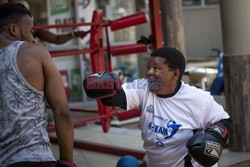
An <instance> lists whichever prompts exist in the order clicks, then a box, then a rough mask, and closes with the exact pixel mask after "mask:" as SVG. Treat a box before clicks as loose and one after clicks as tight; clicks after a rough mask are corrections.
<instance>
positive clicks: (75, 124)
mask: <svg viewBox="0 0 250 167" xmlns="http://www.w3.org/2000/svg"><path fill="white" fill-rule="evenodd" d="M115 113H116V112H115V111H111V112H110V114H107V115H97V116H93V117H88V118H84V119H81V120H77V121H72V124H73V127H79V126H83V125H86V123H87V122H90V121H95V120H99V119H109V118H111V117H112V116H113V115H114V114H115ZM54 130H55V126H53V125H50V126H48V127H47V131H48V132H52V131H54Z"/></svg>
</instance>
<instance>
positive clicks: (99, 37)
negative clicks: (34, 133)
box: [35, 0, 162, 159]
mask: <svg viewBox="0 0 250 167" xmlns="http://www.w3.org/2000/svg"><path fill="white" fill-rule="evenodd" d="M149 9H150V21H151V32H152V37H153V44H152V48H153V49H155V48H159V47H161V46H162V30H161V20H160V11H159V2H158V1H154V0H149ZM147 21H148V20H147V17H146V13H145V12H139V13H136V14H133V15H129V16H126V17H122V18H119V19H116V20H104V19H103V11H102V10H100V9H96V10H95V11H94V12H93V15H92V22H91V23H73V24H61V25H58V24H57V25H39V26H35V29H51V28H67V27H71V28H73V27H79V26H89V27H90V29H89V31H87V32H88V33H90V46H89V49H82V50H67V51H55V52H51V53H50V54H51V56H52V57H53V58H55V57H61V56H73V55H80V54H87V53H89V54H90V61H91V67H92V73H97V72H100V71H110V72H111V71H112V66H111V57H112V56H124V55H127V54H135V53H143V52H148V45H147V44H143V43H135V44H129V45H119V46H111V45H110V42H109V34H108V28H110V30H111V31H116V30H119V29H123V28H126V27H130V26H136V25H139V24H143V23H146V22H147ZM103 32H104V33H103ZM104 36H105V37H106V38H105V39H106V46H104V44H103V39H104ZM105 52H106V55H107V56H108V62H107V63H105V57H104V53H105ZM97 105H98V110H97V111H93V110H81V109H73V108H71V109H70V111H71V112H91V113H97V115H96V116H92V117H88V118H85V119H81V120H77V121H73V126H74V127H80V126H84V125H86V123H87V122H90V121H96V120H100V122H101V126H102V130H103V132H104V133H107V132H108V131H109V129H110V126H111V120H112V117H113V116H116V117H117V119H118V120H119V121H122V120H127V119H130V118H134V117H138V116H140V111H139V110H137V109H134V110H128V111H123V112H118V111H116V110H115V108H114V107H108V106H104V105H103V104H102V103H101V101H100V99H97ZM47 108H49V106H47ZM54 130H55V127H54V126H53V125H49V126H48V127H47V131H48V132H53V131H54ZM50 141H51V142H52V143H57V138H56V137H53V136H50ZM74 147H75V148H80V149H88V150H92V151H98V152H104V153H109V154H115V155H121V156H122V155H132V156H134V157H136V158H138V159H142V158H143V157H144V155H145V152H144V151H138V150H134V149H127V148H121V147H115V146H110V145H103V144H96V143H92V142H85V141H80V140H75V141H74Z"/></svg>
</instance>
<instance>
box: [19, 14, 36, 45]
mask: <svg viewBox="0 0 250 167" xmlns="http://www.w3.org/2000/svg"><path fill="white" fill-rule="evenodd" d="M19 31H20V36H19V40H23V41H27V42H30V43H35V39H34V36H33V33H34V24H33V19H32V18H31V17H30V16H28V15H27V16H24V17H23V18H22V21H21V23H20V24H19Z"/></svg>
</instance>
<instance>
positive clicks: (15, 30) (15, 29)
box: [8, 24, 20, 37]
mask: <svg viewBox="0 0 250 167" xmlns="http://www.w3.org/2000/svg"><path fill="white" fill-rule="evenodd" d="M8 29H9V33H10V34H11V35H12V36H14V37H18V35H19V33H20V32H19V27H18V25H16V24H10V25H9V28H8Z"/></svg>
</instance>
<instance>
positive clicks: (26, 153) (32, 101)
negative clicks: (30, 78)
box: [0, 41, 55, 167]
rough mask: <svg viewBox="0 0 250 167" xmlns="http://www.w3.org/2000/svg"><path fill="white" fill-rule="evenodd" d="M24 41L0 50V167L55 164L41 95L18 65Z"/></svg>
mask: <svg viewBox="0 0 250 167" xmlns="http://www.w3.org/2000/svg"><path fill="white" fill-rule="evenodd" d="M22 43H23V41H16V42H14V43H12V44H10V45H8V46H7V47H5V48H3V49H1V50H0V166H1V167H5V166H7V165H9V164H12V163H15V162H21V161H36V162H37V161H39V162H44V161H55V158H54V156H53V154H52V152H51V145H50V143H49V138H48V133H47V131H46V126H47V116H48V114H47V112H46V109H45V101H44V93H43V92H41V91H39V90H37V89H35V88H34V87H32V86H31V85H30V84H29V83H28V82H27V81H26V80H25V78H24V77H23V75H22V74H21V72H20V71H19V68H18V65H17V52H18V49H19V47H20V46H21V45H22Z"/></svg>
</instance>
